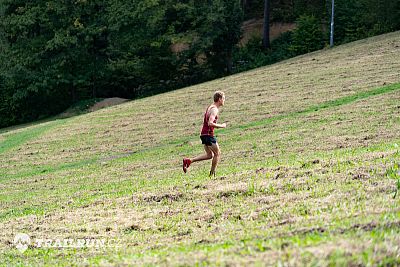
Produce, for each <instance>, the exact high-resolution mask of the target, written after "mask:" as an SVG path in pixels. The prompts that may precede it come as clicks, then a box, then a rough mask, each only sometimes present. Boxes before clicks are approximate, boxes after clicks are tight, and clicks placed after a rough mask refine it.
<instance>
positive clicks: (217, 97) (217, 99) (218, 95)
mask: <svg viewBox="0 0 400 267" xmlns="http://www.w3.org/2000/svg"><path fill="white" fill-rule="evenodd" d="M214 103H216V104H217V103H218V104H219V105H220V106H223V105H224V103H225V93H224V92H222V91H216V92H215V93H214Z"/></svg>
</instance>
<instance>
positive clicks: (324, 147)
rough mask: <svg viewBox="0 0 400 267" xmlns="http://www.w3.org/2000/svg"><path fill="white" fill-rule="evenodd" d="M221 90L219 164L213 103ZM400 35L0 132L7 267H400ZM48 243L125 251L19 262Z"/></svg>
mask: <svg viewBox="0 0 400 267" xmlns="http://www.w3.org/2000/svg"><path fill="white" fill-rule="evenodd" d="M216 90H223V91H225V93H226V102H225V106H224V107H223V108H222V110H221V113H220V119H219V122H226V121H228V128H227V129H223V130H216V133H217V137H218V141H219V143H220V146H221V150H222V160H221V162H220V165H219V167H218V169H217V176H216V177H215V178H209V177H208V172H209V168H210V164H211V162H210V161H205V162H199V163H195V164H193V165H192V166H191V167H190V169H189V172H188V173H187V174H184V173H183V172H182V168H181V162H182V158H183V157H186V156H190V157H193V156H196V155H198V154H201V153H203V147H202V145H201V142H200V139H199V131H200V128H201V124H202V118H203V113H204V111H205V108H206V107H207V105H208V104H210V102H211V98H212V95H213V93H214V91H216ZM399 163H400V32H394V33H390V34H386V35H382V36H377V37H373V38H370V39H366V40H361V41H357V42H353V43H349V44H346V45H342V46H338V47H335V48H333V49H326V50H322V51H318V52H314V53H311V54H308V55H304V56H300V57H296V58H293V59H290V60H287V61H284V62H281V63H278V64H275V65H271V66H267V67H263V68H259V69H256V70H252V71H248V72H245V73H241V74H238V75H233V76H229V77H226V78H223V79H218V80H215V81H211V82H207V83H204V84H200V85H196V86H192V87H188V88H184V89H181V90H177V91H174V92H169V93H165V94H160V95H156V96H153V97H148V98H144V99H140V100H135V101H130V102H127V103H124V104H121V105H118V106H114V107H110V108H106V109H102V110H99V111H96V112H93V113H88V114H84V115H80V116H76V117H72V118H67V119H62V120H61V119H59V120H50V121H47V122H42V123H35V124H30V125H25V126H20V127H13V128H8V129H3V130H0V167H1V168H0V251H1V253H0V265H1V266H3V265H4V266H37V265H47V266H93V265H94V266H96V265H100V266H131V265H162V266H165V265H200V266H202V265H220V266H225V265H230V266H236V265H238V266H239V265H243V266H248V265H255V266H259V265H260V266H262V265H279V266H282V265H283V266H302V265H315V266H336V265H339V266H342V265H353V266H363V265H368V266H369V265H372V266H375V265H382V266H397V265H400V207H399V204H400V200H399V199H400V192H399V193H398V194H397V195H396V192H397V190H400V168H399ZM17 233H25V234H28V235H29V236H30V238H31V239H32V240H33V239H35V238H39V239H53V240H55V239H65V238H69V239H83V238H86V239H106V240H114V241H115V244H116V245H115V246H106V247H100V248H95V247H86V248H58V247H53V248H38V247H35V246H34V245H31V246H30V247H28V249H27V250H26V251H25V252H23V253H22V252H20V251H19V250H17V249H16V248H15V245H14V243H13V241H14V237H15V235H16V234H17Z"/></svg>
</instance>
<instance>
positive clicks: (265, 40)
mask: <svg viewBox="0 0 400 267" xmlns="http://www.w3.org/2000/svg"><path fill="white" fill-rule="evenodd" d="M270 6H271V5H270V0H264V30H263V46H264V48H270V47H271V44H270V40H269V21H270V13H271V8H270Z"/></svg>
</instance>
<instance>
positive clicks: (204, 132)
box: [200, 106, 218, 136]
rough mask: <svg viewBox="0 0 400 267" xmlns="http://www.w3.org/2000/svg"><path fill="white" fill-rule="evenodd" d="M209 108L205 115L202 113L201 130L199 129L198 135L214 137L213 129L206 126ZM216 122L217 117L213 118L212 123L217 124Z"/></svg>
mask: <svg viewBox="0 0 400 267" xmlns="http://www.w3.org/2000/svg"><path fill="white" fill-rule="evenodd" d="M210 107H211V106H209V107H208V108H207V110H206V113H204V120H203V128H202V129H201V134H200V135H209V136H214V127H212V126H209V125H208V120H209V119H210V112H209V111H210ZM217 120H218V115H217V116H215V119H214V121H213V122H214V123H217Z"/></svg>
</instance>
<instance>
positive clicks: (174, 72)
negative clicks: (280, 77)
mask: <svg viewBox="0 0 400 267" xmlns="http://www.w3.org/2000/svg"><path fill="white" fill-rule="evenodd" d="M330 8H331V1H317V0H308V1H307V0H270V23H275V22H291V23H295V25H296V27H295V29H294V30H293V31H289V32H285V33H283V34H282V35H281V36H280V37H278V38H276V39H274V40H273V41H272V42H271V46H270V48H268V49H265V48H263V46H262V37H261V36H254V37H253V38H251V39H250V40H249V41H248V42H247V43H246V44H245V45H238V44H239V41H240V39H241V35H242V30H241V25H242V23H243V21H245V20H249V19H259V18H262V17H263V14H264V0H251V1H250V0H242V1H238V0H234V1H229V0H212V1H205V0H185V1H174V0H141V1H136V0H134V1H127V0H118V1H115V0H109V1H105V0H75V1H67V0H59V1H45V0H31V1H27V0H0V16H1V21H0V62H1V65H0V127H5V126H9V125H13V124H18V123H23V122H28V121H32V120H36V119H40V118H44V117H46V116H51V115H54V114H57V113H59V112H61V111H63V110H65V109H66V108H68V107H69V106H71V105H72V104H74V103H77V102H79V101H82V100H86V99H92V98H106V97H115V96H118V97H124V98H130V99H134V98H139V97H144V96H148V95H152V94H156V93H160V92H165V91H169V90H174V89H177V88H181V87H184V86H188V85H192V84H196V83H200V82H204V81H207V80H210V79H214V78H218V77H222V76H224V75H229V74H232V73H237V72H240V71H244V70H248V69H251V68H255V67H259V66H262V65H266V64H271V63H274V62H277V61H279V60H283V59H286V58H290V57H293V56H296V55H299V54H303V53H307V52H310V51H314V50H318V49H322V48H324V47H326V46H327V45H328V44H329V24H330V12H331V11H330V10H331V9H330ZM335 8H336V10H335V45H338V44H342V43H345V42H350V41H353V40H357V39H361V38H365V37H369V36H373V35H377V34H382V33H385V32H390V31H395V30H399V29H400V1H398V0H336V1H335Z"/></svg>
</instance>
